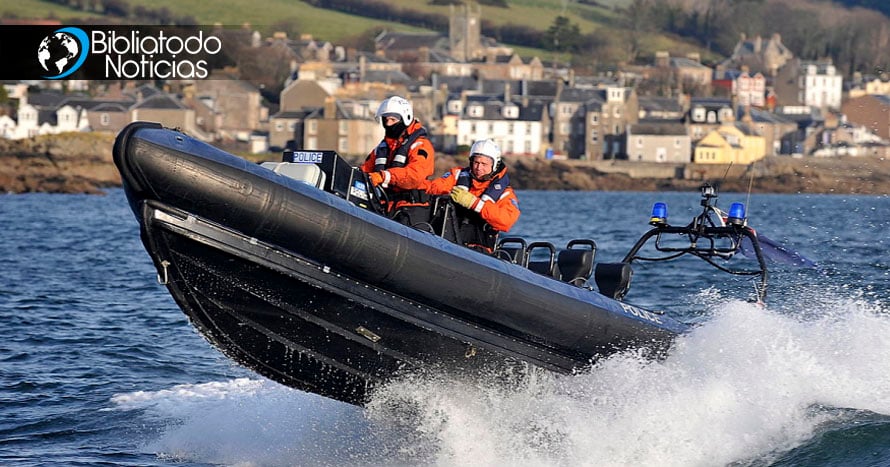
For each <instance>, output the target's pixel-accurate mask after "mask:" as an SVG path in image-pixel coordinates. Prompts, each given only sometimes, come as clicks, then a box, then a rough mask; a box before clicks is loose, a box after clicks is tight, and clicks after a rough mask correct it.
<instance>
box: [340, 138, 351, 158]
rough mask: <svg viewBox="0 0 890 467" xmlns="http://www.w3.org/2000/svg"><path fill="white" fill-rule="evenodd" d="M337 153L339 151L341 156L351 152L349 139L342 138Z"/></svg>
mask: <svg viewBox="0 0 890 467" xmlns="http://www.w3.org/2000/svg"><path fill="white" fill-rule="evenodd" d="M337 151H339V152H340V154H345V153H346V152H347V151H349V138H345V137H340V141H339V142H338V143H337Z"/></svg>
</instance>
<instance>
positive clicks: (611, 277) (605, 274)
mask: <svg viewBox="0 0 890 467" xmlns="http://www.w3.org/2000/svg"><path fill="white" fill-rule="evenodd" d="M632 277H633V269H631V267H630V263H599V264H597V265H596V271H595V272H594V278H595V280H596V286H597V287H598V288H599V292H600V293H601V294H603V295H605V296H607V297H611V298H614V299H616V300H621V299H622V298H624V295H625V294H627V291H628V290H629V289H630V280H631V278H632Z"/></svg>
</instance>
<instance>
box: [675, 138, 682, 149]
mask: <svg viewBox="0 0 890 467" xmlns="http://www.w3.org/2000/svg"><path fill="white" fill-rule="evenodd" d="M682 144H683V142H682V141H681V140H680V138H677V139H675V140H674V147H675V148H679V147H680V146H681V145H682Z"/></svg>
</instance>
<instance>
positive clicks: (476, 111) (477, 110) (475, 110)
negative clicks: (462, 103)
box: [467, 104, 483, 117]
mask: <svg viewBox="0 0 890 467" xmlns="http://www.w3.org/2000/svg"><path fill="white" fill-rule="evenodd" d="M467 113H468V114H469V115H470V116H471V117H481V116H482V113H483V108H482V106H481V105H478V104H474V105H471V106H470V107H469V108H468V109H467Z"/></svg>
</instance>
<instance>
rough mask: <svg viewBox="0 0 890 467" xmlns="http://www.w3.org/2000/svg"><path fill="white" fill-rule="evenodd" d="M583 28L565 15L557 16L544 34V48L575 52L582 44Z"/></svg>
mask: <svg viewBox="0 0 890 467" xmlns="http://www.w3.org/2000/svg"><path fill="white" fill-rule="evenodd" d="M580 39H581V29H580V28H579V27H578V25H577V24H575V23H570V22H569V19H568V18H567V17H565V16H557V17H556V19H554V20H553V24H552V25H551V26H550V28H549V29H547V32H546V33H545V34H544V44H543V45H544V48H545V49H547V50H552V51H554V52H558V53H562V52H569V53H575V52H577V51H578V50H579V46H580V45H581V41H580Z"/></svg>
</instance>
